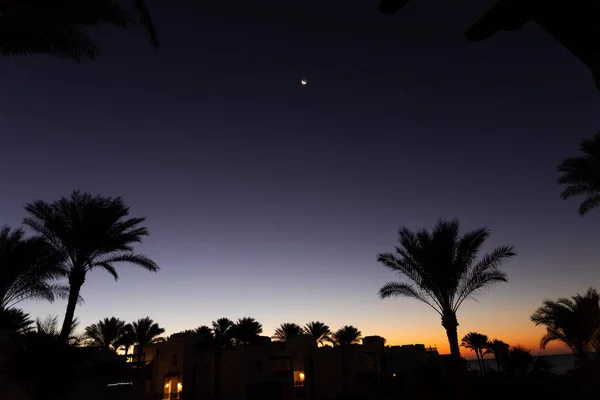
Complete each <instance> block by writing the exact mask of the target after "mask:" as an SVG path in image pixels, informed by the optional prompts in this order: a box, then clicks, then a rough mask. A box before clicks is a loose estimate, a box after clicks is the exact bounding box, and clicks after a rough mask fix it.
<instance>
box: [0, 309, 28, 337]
mask: <svg viewBox="0 0 600 400" xmlns="http://www.w3.org/2000/svg"><path fill="white" fill-rule="evenodd" d="M32 325H33V320H32V319H31V318H30V316H29V314H27V313H26V312H25V311H23V310H21V309H18V308H6V309H0V330H7V331H9V332H13V333H16V334H23V333H26V332H28V331H30V330H31V329H32Z"/></svg>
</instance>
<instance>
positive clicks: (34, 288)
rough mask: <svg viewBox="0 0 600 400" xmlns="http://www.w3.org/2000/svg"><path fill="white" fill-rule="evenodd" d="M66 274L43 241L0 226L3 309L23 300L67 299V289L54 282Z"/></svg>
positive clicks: (0, 272) (18, 230)
mask: <svg viewBox="0 0 600 400" xmlns="http://www.w3.org/2000/svg"><path fill="white" fill-rule="evenodd" d="M63 275H64V270H63V269H62V268H61V265H60V262H59V260H58V258H57V255H56V254H54V253H53V251H52V248H51V247H50V246H48V245H47V244H46V242H45V241H44V240H43V239H42V238H39V237H34V238H25V236H24V233H23V231H22V230H21V229H10V228H9V227H8V226H2V227H0V310H3V309H8V308H11V307H14V306H15V305H16V304H18V303H19V302H21V301H23V300H28V299H42V300H47V301H50V302H52V301H54V300H55V299H56V297H64V295H65V294H66V293H67V288H66V287H65V286H63V285H58V284H56V283H55V280H56V279H58V278H60V277H61V276H63Z"/></svg>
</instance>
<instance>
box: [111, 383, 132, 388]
mask: <svg viewBox="0 0 600 400" xmlns="http://www.w3.org/2000/svg"><path fill="white" fill-rule="evenodd" d="M113 386H133V382H117V383H108V384H107V385H106V387H113Z"/></svg>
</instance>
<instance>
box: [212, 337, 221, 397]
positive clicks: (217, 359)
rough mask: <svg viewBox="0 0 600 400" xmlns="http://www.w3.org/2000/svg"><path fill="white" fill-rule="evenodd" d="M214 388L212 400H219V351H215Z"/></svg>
mask: <svg viewBox="0 0 600 400" xmlns="http://www.w3.org/2000/svg"><path fill="white" fill-rule="evenodd" d="M214 384H215V387H214V399H215V400H219V390H220V389H221V385H220V384H221V350H220V349H216V350H215V382H214Z"/></svg>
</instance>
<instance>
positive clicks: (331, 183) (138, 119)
mask: <svg viewBox="0 0 600 400" xmlns="http://www.w3.org/2000/svg"><path fill="white" fill-rule="evenodd" d="M493 2H494V1H493V0H489V1H481V0H468V1H460V2H458V1H442V0H419V1H415V2H413V3H412V4H410V5H408V6H407V7H406V9H405V10H404V11H403V12H402V13H401V14H400V15H397V16H395V17H388V16H384V15H381V14H379V13H378V12H377V4H378V1H375V0H372V1H370V2H369V1H362V0H352V1H348V0H330V1H328V2H323V1H317V0H310V1H304V2H302V4H299V3H290V2H282V1H274V0H268V1H261V2H260V5H261V6H260V8H259V7H257V6H254V5H252V4H251V3H252V2H247V1H241V0H235V1H228V2H212V3H214V4H206V3H207V2H197V1H191V0H190V1H175V0H174V1H169V2H158V1H150V2H149V4H150V6H151V8H152V11H153V14H154V16H155V20H156V24H157V25H158V27H159V33H160V38H161V40H162V44H163V47H162V49H161V50H160V52H158V53H155V52H153V51H152V50H151V48H150V46H149V45H148V44H147V42H146V41H145V37H144V36H143V32H141V31H140V30H137V29H136V30H132V31H130V32H124V31H115V30H111V29H106V30H104V31H100V32H98V33H97V37H98V39H99V43H100V45H101V46H102V49H103V55H102V57H101V58H100V59H99V60H98V61H96V62H84V63H83V64H81V65H78V64H75V63H72V62H68V61H63V60H59V59H50V58H46V57H25V58H18V59H13V60H9V61H2V63H0V73H1V76H2V78H0V82H1V84H2V90H0V105H1V107H0V132H1V133H2V137H3V140H2V146H1V147H0V187H2V189H3V190H2V196H1V199H2V201H1V202H0V223H3V224H10V225H13V226H17V225H18V224H19V223H20V222H21V220H22V218H23V217H24V216H25V212H24V211H23V209H22V207H23V205H24V204H25V203H26V202H29V201H32V200H35V199H38V198H39V199H44V200H48V201H52V200H55V199H57V198H58V197H60V196H63V195H68V194H69V193H70V192H71V190H72V189H75V188H80V189H82V190H87V191H91V192H93V193H101V194H104V195H110V196H114V195H120V196H123V197H124V198H125V200H126V202H127V203H128V204H129V205H130V206H131V209H132V214H133V215H135V216H145V217H147V225H148V227H149V229H150V232H151V236H150V237H149V238H148V239H147V240H145V242H144V244H143V245H141V246H139V250H140V251H143V252H145V253H146V254H148V255H149V256H151V257H152V258H153V259H154V260H156V261H157V262H158V264H159V265H160V266H161V268H162V270H161V271H160V273H158V274H149V273H146V272H145V271H143V270H140V269H137V268H135V267H133V266H127V265H125V266H123V267H122V268H121V269H120V274H121V279H120V280H119V281H118V282H117V283H115V282H114V281H113V279H112V277H111V276H110V275H109V274H107V273H106V272H104V271H100V270H98V271H95V272H94V273H92V274H90V275H89V277H88V280H87V282H86V284H85V285H84V288H83V292H82V295H83V297H84V298H85V304H84V305H83V306H81V307H79V308H78V309H77V311H76V316H77V317H78V318H79V319H80V320H81V322H82V324H84V325H87V324H90V323H92V322H95V321H97V320H98V319H100V318H103V317H107V316H113V315H114V316H118V317H121V318H123V319H126V320H133V319H137V318H139V317H144V316H146V315H149V316H151V317H152V318H153V319H155V320H156V321H158V322H159V323H160V324H161V325H163V326H164V327H165V328H166V329H167V332H169V333H173V332H177V331H179V330H183V329H186V328H194V327H196V326H198V325H201V324H209V323H210V322H211V321H212V320H214V319H216V318H219V317H222V316H227V317H230V318H232V319H235V318H238V317H242V316H252V317H255V318H257V319H258V320H259V321H261V322H262V323H263V325H264V328H265V333H267V334H271V333H272V331H273V330H274V328H275V327H276V326H277V325H278V324H280V323H282V322H288V321H289V322H297V323H301V324H304V323H305V322H307V321H310V320H322V321H325V322H326V323H328V324H329V325H330V326H331V327H332V328H334V329H337V328H338V327H340V326H341V325H344V324H352V325H355V326H357V327H358V328H359V329H360V330H361V331H362V332H363V334H364V335H373V334H378V335H382V336H384V337H386V338H387V339H388V343H390V344H409V343H424V344H426V345H437V346H438V348H440V350H441V351H442V352H445V351H448V344H447V339H446V336H445V332H444V330H443V328H442V327H441V325H440V320H439V317H438V316H437V314H436V313H435V312H434V311H433V310H431V309H429V308H428V307H427V306H426V305H422V304H420V303H418V302H416V301H413V300H410V299H397V300H394V299H389V300H379V299H378V298H377V290H378V289H379V287H380V286H381V285H382V284H384V283H385V282H386V281H388V280H392V279H395V278H396V277H395V276H394V274H392V273H391V272H388V270H386V269H385V268H384V267H382V266H380V265H378V264H377V263H376V255H377V254H378V253H380V252H387V251H391V250H392V249H393V246H394V244H395V240H396V230H397V228H398V227H399V226H401V225H406V226H408V227H410V228H413V229H419V228H431V227H432V226H433V225H434V223H435V221H436V220H437V219H438V218H440V217H447V218H453V217H458V218H460V220H461V223H462V226H463V227H464V229H470V228H475V227H478V226H481V225H486V226H488V227H489V228H490V229H491V230H492V236H491V240H490V242H489V246H488V247H487V249H490V248H491V247H492V246H496V245H501V244H512V245H514V246H516V248H517V250H518V253H519V255H518V257H517V258H515V259H514V260H512V261H510V262H508V263H506V264H505V266H504V268H505V270H506V271H507V272H508V274H509V278H510V282H509V283H508V284H503V285H501V286H497V287H495V288H493V289H492V290H491V292H490V293H489V294H488V295H486V296H485V297H483V298H482V299H481V300H480V301H479V302H469V303H466V304H464V306H463V307H462V308H461V309H460V310H459V313H458V318H459V322H460V326H459V335H461V336H462V335H463V334H465V333H467V332H469V331H479V332H482V333H486V334H488V335H489V336H490V337H497V338H500V339H502V340H505V341H507V342H509V343H511V344H523V345H525V346H528V347H531V348H533V349H534V351H535V352H536V353H537V351H538V350H537V348H538V341H539V338H540V337H541V335H542V334H543V329H541V328H535V327H534V326H533V325H532V324H531V323H530V322H529V316H530V314H531V313H532V312H533V311H534V310H535V309H536V308H537V307H538V306H539V305H540V303H541V301H542V300H544V299H545V298H548V297H550V298H556V297H559V296H569V295H574V294H575V293H577V292H583V291H585V290H586V289H587V287H588V286H590V285H592V286H596V287H599V286H600V267H599V266H598V232H599V231H600V222H599V221H600V217H599V213H600V211H595V212H592V213H590V214H589V215H588V216H587V217H586V218H580V217H579V216H578V215H577V212H576V207H577V201H562V200H560V198H559V193H560V188H559V187H558V186H557V184H556V178H557V174H556V172H555V166H556V164H557V163H558V162H559V161H560V160H561V159H562V158H564V157H566V156H569V155H572V154H576V152H577V149H578V145H579V141H580V140H581V139H582V138H584V137H588V136H591V135H592V134H593V133H594V132H595V130H596V129H597V128H598V117H600V112H599V110H600V107H599V106H600V98H599V96H598V92H597V91H596V89H595V87H594V83H593V80H592V77H591V74H590V72H589V71H588V70H587V69H586V67H584V66H583V65H582V64H580V63H579V61H578V60H577V59H575V58H574V57H573V56H572V55H571V54H569V53H568V52H567V51H566V50H565V49H563V48H562V47H561V46H560V45H559V44H557V43H555V42H554V41H553V40H552V39H551V38H550V37H549V36H548V35H547V34H546V33H545V32H543V31H542V30H541V29H540V28H539V27H537V26H535V25H533V24H530V25H527V26H526V27H525V28H524V29H522V30H520V31H518V32H513V33H506V32H505V33H501V34H498V35H496V36H494V37H493V38H491V39H489V40H487V41H485V42H482V43H478V44H474V43H469V42H467V41H466V40H465V39H464V35H463V34H464V31H465V30H466V29H467V28H468V27H469V26H470V24H471V23H472V22H474V21H475V20H476V19H477V17H478V16H479V15H481V14H482V13H483V12H484V11H485V10H486V9H487V8H488V7H489V6H490V5H491V4H493ZM161 3H162V4H161ZM196 3H202V4H201V5H198V4H196ZM432 9H435V10H436V12H435V13H431V12H430V10H432ZM301 77H306V78H307V79H308V81H309V85H308V86H307V87H305V88H302V87H301V86H300V78H301ZM22 306H23V307H24V308H25V309H26V310H27V311H28V312H30V313H32V314H33V315H34V316H44V315H46V314H50V313H52V314H59V315H61V316H62V314H63V312H64V308H65V303H64V302H56V303H54V304H45V303H42V302H26V303H23V304H22ZM551 350H552V351H556V350H557V348H556V347H555V348H553V349H551Z"/></svg>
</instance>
